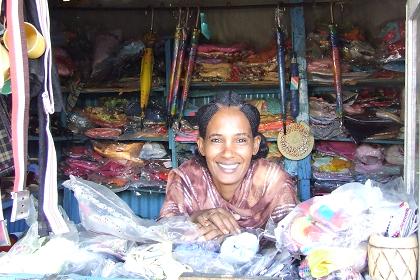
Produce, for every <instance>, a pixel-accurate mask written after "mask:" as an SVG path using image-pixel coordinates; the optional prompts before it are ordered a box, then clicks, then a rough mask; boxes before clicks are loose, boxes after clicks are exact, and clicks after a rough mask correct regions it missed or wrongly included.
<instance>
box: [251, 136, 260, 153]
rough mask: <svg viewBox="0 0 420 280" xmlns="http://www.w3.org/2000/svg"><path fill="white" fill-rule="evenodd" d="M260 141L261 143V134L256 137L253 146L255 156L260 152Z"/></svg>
mask: <svg viewBox="0 0 420 280" xmlns="http://www.w3.org/2000/svg"><path fill="white" fill-rule="evenodd" d="M260 143H261V136H259V135H257V136H255V137H254V147H252V154H253V155H254V156H255V155H256V154H257V153H258V150H259V149H260Z"/></svg>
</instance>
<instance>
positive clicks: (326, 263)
mask: <svg viewBox="0 0 420 280" xmlns="http://www.w3.org/2000/svg"><path fill="white" fill-rule="evenodd" d="M366 255H367V250H366V246H363V247H360V248H355V249H353V248H341V247H325V248H315V249H312V250H311V251H310V253H309V255H308V256H307V260H308V265H309V269H310V271H311V275H312V277H315V278H320V277H323V276H327V275H328V274H330V273H331V272H334V271H336V270H340V269H344V268H347V267H353V268H354V269H355V270H356V271H361V270H362V269H363V268H364V267H365V265H366Z"/></svg>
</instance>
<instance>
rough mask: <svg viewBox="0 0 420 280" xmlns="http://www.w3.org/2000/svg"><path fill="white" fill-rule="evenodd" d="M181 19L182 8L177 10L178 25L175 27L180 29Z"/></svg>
mask: <svg viewBox="0 0 420 280" xmlns="http://www.w3.org/2000/svg"><path fill="white" fill-rule="evenodd" d="M181 18H182V8H181V7H179V8H178V24H177V27H181Z"/></svg>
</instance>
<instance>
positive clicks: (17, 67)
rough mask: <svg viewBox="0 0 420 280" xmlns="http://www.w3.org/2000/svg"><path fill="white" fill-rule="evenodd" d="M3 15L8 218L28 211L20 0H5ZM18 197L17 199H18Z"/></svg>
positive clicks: (14, 218) (26, 80) (25, 58)
mask: <svg viewBox="0 0 420 280" xmlns="http://www.w3.org/2000/svg"><path fill="white" fill-rule="evenodd" d="M6 19H7V23H8V26H7V27H8V29H9V33H10V34H9V35H10V43H11V44H10V46H9V50H10V77H11V85H12V139H13V142H12V148H13V159H14V167H15V179H14V186H13V193H12V197H13V208H12V214H11V221H12V222H14V221H17V220H21V219H24V218H26V217H27V216H28V215H29V210H28V207H29V191H27V190H24V186H25V181H26V176H25V174H26V163H27V160H26V156H27V154H28V153H27V140H28V134H27V133H28V120H29V117H28V116H29V73H28V56H27V50H26V41H25V37H24V36H22V34H24V33H23V32H22V28H23V1H21V0H20V1H11V0H10V1H7V12H6ZM18 201H19V202H18Z"/></svg>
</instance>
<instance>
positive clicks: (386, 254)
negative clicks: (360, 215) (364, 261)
mask: <svg viewBox="0 0 420 280" xmlns="http://www.w3.org/2000/svg"><path fill="white" fill-rule="evenodd" d="M418 252H419V251H418V243H417V235H411V236H410V237H404V238H392V237H385V236H382V235H378V234H374V235H372V236H370V238H369V244H368V265H369V276H370V277H372V278H373V279H374V280H382V279H384V280H415V279H416V277H417V260H418Z"/></svg>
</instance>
